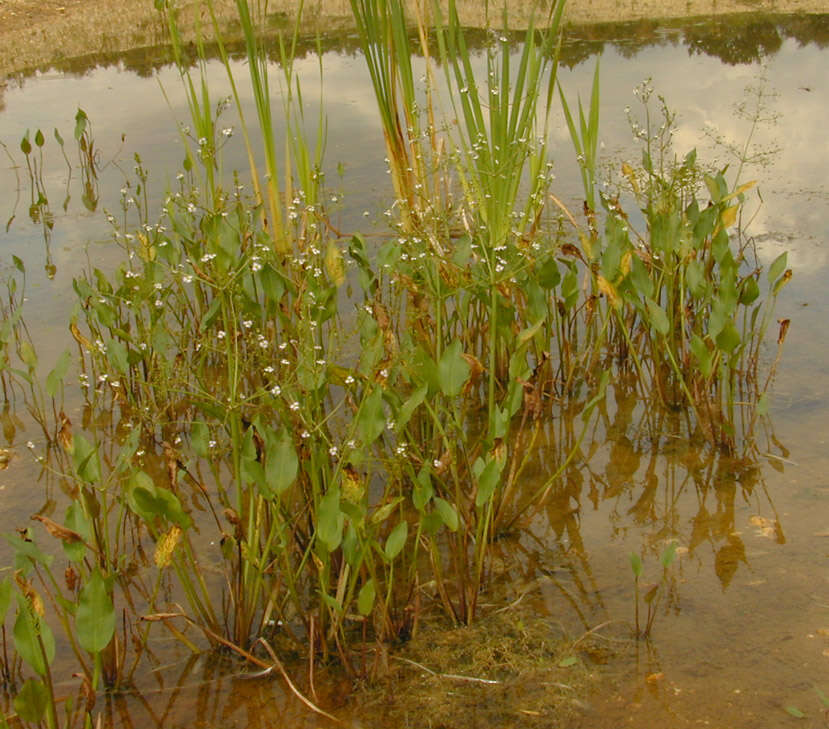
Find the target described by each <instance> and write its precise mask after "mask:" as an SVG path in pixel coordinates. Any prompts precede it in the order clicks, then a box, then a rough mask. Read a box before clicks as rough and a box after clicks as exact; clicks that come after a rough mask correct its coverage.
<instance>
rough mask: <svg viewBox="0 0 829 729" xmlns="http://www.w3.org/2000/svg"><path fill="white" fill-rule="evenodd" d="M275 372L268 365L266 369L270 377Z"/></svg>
mask: <svg viewBox="0 0 829 729" xmlns="http://www.w3.org/2000/svg"><path fill="white" fill-rule="evenodd" d="M273 371H274V370H273V367H272V366H271V365H268V366H267V367H265V372H267V373H268V374H269V375H270V374H272V373H273Z"/></svg>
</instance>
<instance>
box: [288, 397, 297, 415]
mask: <svg viewBox="0 0 829 729" xmlns="http://www.w3.org/2000/svg"><path fill="white" fill-rule="evenodd" d="M289 407H290V408H291V410H293V411H294V412H296V411H297V410H299V403H298V402H296V400H294V402H292V403H291V404H290V406H289Z"/></svg>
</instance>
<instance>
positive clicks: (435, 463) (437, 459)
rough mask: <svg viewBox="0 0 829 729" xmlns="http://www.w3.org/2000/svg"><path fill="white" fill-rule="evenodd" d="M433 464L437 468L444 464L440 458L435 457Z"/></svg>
mask: <svg viewBox="0 0 829 729" xmlns="http://www.w3.org/2000/svg"><path fill="white" fill-rule="evenodd" d="M432 465H433V466H434V467H435V468H440V467H441V466H442V465H443V464H442V463H441V462H440V458H435V460H434V461H432Z"/></svg>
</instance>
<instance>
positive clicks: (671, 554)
mask: <svg viewBox="0 0 829 729" xmlns="http://www.w3.org/2000/svg"><path fill="white" fill-rule="evenodd" d="M675 559H676V542H671V543H670V544H669V545H668V546H667V547H665V549H664V551H663V552H662V554H661V555H660V556H659V561H660V562H661V563H662V566H663V567H664V568H665V569H668V567H670V566H671V564H673V561H674V560H675Z"/></svg>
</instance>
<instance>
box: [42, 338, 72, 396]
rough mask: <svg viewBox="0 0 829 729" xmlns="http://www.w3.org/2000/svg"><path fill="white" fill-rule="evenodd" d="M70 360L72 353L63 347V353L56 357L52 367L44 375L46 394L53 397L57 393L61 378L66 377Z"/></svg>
mask: <svg viewBox="0 0 829 729" xmlns="http://www.w3.org/2000/svg"><path fill="white" fill-rule="evenodd" d="M71 361H72V353H71V352H70V351H69V350H68V349H65V350H64V351H63V354H62V355H61V356H60V357H58V361H57V364H56V365H55V367H54V369H53V370H52V371H51V372H50V373H49V374H48V375H46V394H47V395H49V397H55V395H57V393H58V389H59V388H60V385H61V383H62V382H63V378H64V377H66V373H67V372H68V371H69V363H70V362H71Z"/></svg>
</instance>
